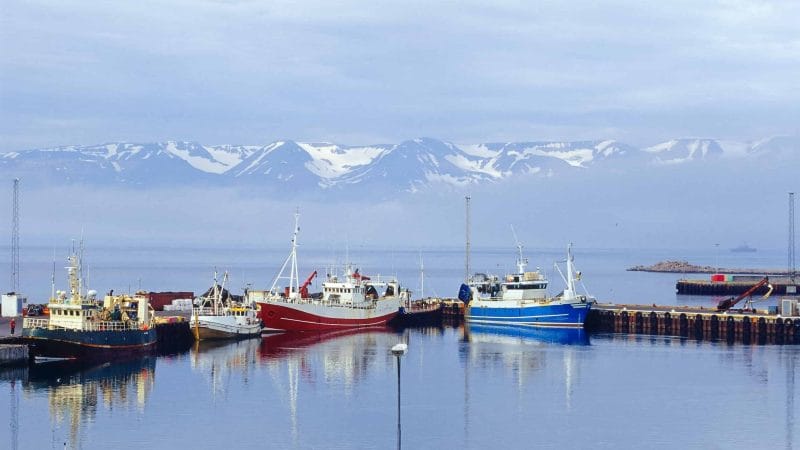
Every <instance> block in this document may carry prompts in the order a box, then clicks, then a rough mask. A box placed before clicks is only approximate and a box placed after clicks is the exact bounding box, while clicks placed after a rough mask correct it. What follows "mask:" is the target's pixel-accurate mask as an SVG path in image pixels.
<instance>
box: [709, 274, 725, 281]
mask: <svg viewBox="0 0 800 450" xmlns="http://www.w3.org/2000/svg"><path fill="white" fill-rule="evenodd" d="M711 281H712V282H717V281H722V282H724V281H725V275H724V274H721V273H715V274H713V275H711Z"/></svg>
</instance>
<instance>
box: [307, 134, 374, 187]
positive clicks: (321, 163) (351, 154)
mask: <svg viewBox="0 0 800 450" xmlns="http://www.w3.org/2000/svg"><path fill="white" fill-rule="evenodd" d="M297 145H298V146H300V148H302V149H303V150H305V151H306V153H308V154H309V156H311V158H312V159H313V161H311V162H310V163H309V166H308V168H309V170H311V171H312V172H313V173H314V174H316V175H317V176H319V177H321V178H325V179H329V180H330V179H334V178H339V177H341V176H342V175H345V174H347V173H349V172H350V171H352V170H353V169H354V168H356V167H358V166H364V165H367V164H370V163H371V162H372V161H374V160H375V159H376V158H378V157H379V156H381V155H382V154H383V153H384V152H385V151H386V149H385V148H381V147H340V146H338V145H336V144H330V143H323V144H312V143H305V142H298V143H297Z"/></svg>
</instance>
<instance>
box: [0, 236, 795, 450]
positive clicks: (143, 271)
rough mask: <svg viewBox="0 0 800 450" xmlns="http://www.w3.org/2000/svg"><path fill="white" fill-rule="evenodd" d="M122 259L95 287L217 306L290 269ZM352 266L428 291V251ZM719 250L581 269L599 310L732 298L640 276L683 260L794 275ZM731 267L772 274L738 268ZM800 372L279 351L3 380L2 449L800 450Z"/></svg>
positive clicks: (678, 357) (787, 354) (639, 347)
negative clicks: (214, 291)
mask: <svg viewBox="0 0 800 450" xmlns="http://www.w3.org/2000/svg"><path fill="white" fill-rule="evenodd" d="M122 251H123V250H121V249H116V250H114V249H111V248H104V249H100V250H95V249H92V250H91V251H87V261H88V262H89V263H90V264H91V265H90V286H92V287H93V288H95V289H98V290H107V289H115V290H117V291H120V290H126V289H127V288H128V283H130V284H131V286H132V289H136V288H137V287H138V284H139V278H141V284H142V288H145V289H150V290H176V291H177V290H194V291H195V292H200V291H202V290H205V289H206V288H207V287H208V285H210V276H209V275H210V273H211V272H212V271H213V267H214V266H216V267H217V268H218V269H219V270H226V269H227V270H229V271H230V272H231V274H232V278H233V279H234V280H235V279H236V278H237V273H240V274H241V279H242V281H244V280H248V281H246V282H247V283H254V284H253V285H255V283H257V282H258V283H261V284H260V285H259V286H263V285H265V284H268V283H270V284H271V279H270V278H271V276H272V274H274V273H275V272H276V271H277V269H278V267H277V265H278V264H277V263H278V262H281V261H282V258H283V257H285V254H284V253H283V252H278V251H275V252H274V253H273V252H256V251H249V252H241V251H233V250H226V251H222V250H213V249H206V250H197V249H196V250H191V251H190V250H170V251H168V252H163V253H159V251H158V250H155V249H154V250H139V251H138V253H137V252H136V251H131V252H130V253H128V254H126V258H125V259H124V260H123V259H120V258H118V256H119V254H121V253H120V252H122ZM41 253H42V255H41V256H42V257H41V258H39V259H40V260H41V265H42V267H41V268H38V269H37V268H35V267H37V266H36V265H35V264H36V261H35V258H34V259H33V260H31V261H29V262H28V263H27V265H26V266H23V267H25V269H27V271H26V272H24V275H26V276H27V277H30V279H28V280H26V282H25V283H24V286H34V284H33V283H32V281H33V280H32V279H33V278H34V275H35V276H36V277H39V278H38V279H39V280H40V283H39V284H37V285H35V289H40V288H41V291H42V292H39V291H36V290H34V289H28V295H29V298H31V301H37V300H36V298H42V299H44V298H46V296H47V295H48V294H49V281H50V271H51V270H52V269H48V266H49V267H50V268H51V267H52V262H48V259H50V260H52V256H51V255H52V250H50V251H49V252H47V251H44V250H42V251H41ZM45 253H50V256H49V258H48V257H47V256H48V255H46V254H45ZM350 253H351V255H350V256H351V258H350V259H351V260H353V261H358V262H359V263H360V264H361V267H363V268H364V269H363V271H364V273H366V274H370V275H371V274H373V273H376V272H377V271H381V272H383V273H385V274H394V273H396V274H397V275H398V277H399V278H400V279H401V281H403V282H404V283H405V284H406V285H408V286H409V287H411V288H412V289H413V290H416V289H418V285H419V281H418V280H419V252H418V251H416V250H415V251H406V252H402V251H397V250H394V251H378V250H370V251H366V250H364V251H362V252H361V253H360V254H359V253H357V252H353V251H352V249H351V252H350ZM706 253H707V254H703V252H696V253H695V254H689V255H687V254H686V252H682V253H681V254H678V255H675V256H673V255H671V254H670V253H669V252H668V251H629V250H584V251H581V250H580V248H577V249H576V250H575V259H576V265H577V266H578V268H579V269H581V270H582V272H583V280H584V282H585V283H586V287H587V288H589V291H590V293H592V294H593V295H595V296H597V297H598V298H599V299H600V300H601V301H611V300H613V301H616V302H619V303H622V302H628V303H659V304H677V303H683V304H686V303H687V302H693V303H690V304H705V302H708V304H713V303H714V300H713V299H706V298H691V299H687V298H679V297H677V296H676V295H675V293H674V281H675V280H676V279H677V278H678V277H680V275H674V274H645V273H636V272H626V271H625V270H624V269H625V268H626V267H628V266H632V265H635V264H643V263H651V262H655V261H658V260H662V259H674V258H680V257H683V258H686V259H690V261H691V262H693V263H697V264H713V263H714V259H715V257H717V258H719V259H720V264H719V265H725V266H734V265H736V266H745V267H758V265H759V263H760V266H762V267H775V266H779V265H780V262H781V261H783V258H782V257H781V256H780V254H779V252H775V254H774V255H773V256H774V262H777V263H774V262H773V260H772V259H769V258H767V257H766V256H765V254H764V253H762V252H759V256H755V255H750V254H748V255H714V253H713V251H709V252H706ZM115 254H116V255H117V257H115V256H114V255H115ZM723 256H724V258H726V259H727V258H731V259H733V258H764V261H760V262H759V261H754V260H751V259H747V260H742V261H741V262H740V263H739V262H738V261H725V263H724V264H723V263H722V260H723ZM93 257H94V258H93ZM529 257H530V258H531V266H532V267H533V266H536V265H540V266H541V267H542V269H543V270H544V271H545V272H546V273H548V275H549V277H550V279H551V285H552V288H553V289H554V290H557V289H559V288H560V280H559V279H557V276H556V275H555V274H552V270H551V269H550V267H552V261H553V260H554V259H558V258H560V257H562V253H561V252H560V250H557V249H551V250H546V251H540V252H537V253H533V252H531V254H530V255H529ZM423 258H424V263H425V264H424V265H425V274H426V277H425V292H426V295H434V294H438V295H449V296H453V295H454V294H455V291H456V290H457V286H458V284H459V283H460V281H461V278H462V277H463V273H464V270H463V258H462V253H460V252H459V251H457V250H454V249H453V250H440V251H430V252H424V253H423ZM328 259H330V258H329V255H328V254H326V252H322V251H319V252H311V253H310V254H309V255H308V256H307V260H308V261H309V264H310V265H311V267H308V266H306V265H305V262H304V260H303V259H302V256H301V261H300V264H301V270H306V271H308V272H310V271H311V270H314V269H316V268H318V267H322V268H324V267H325V265H326V264H327V262H326V260H328ZM513 259H514V252H513V249H510V250H509V251H506V250H482V251H481V250H479V251H478V252H476V253H475V255H474V257H473V267H475V269H476V270H479V271H494V270H491V269H492V268H494V269H498V267H497V266H496V264H497V263H498V262H499V263H501V264H505V266H500V267H499V270H497V272H502V271H503V269H504V268H511V267H512V264H513V262H514V261H513ZM539 260H541V262H539ZM312 261H313V262H312ZM548 261H550V262H548ZM114 262H116V263H115V264H114ZM317 264H318V265H317ZM490 264H494V266H490ZM306 267H308V268H307V269H305V268H306ZM372 268H374V270H372ZM58 276H59V274H58V273H57V274H56V284H57V286H59V277H58ZM62 278H63V277H62ZM23 279H25V278H23ZM250 280H252V281H250ZM243 284H244V283H243ZM40 285H41V286H40ZM62 285H63V283H62ZM236 287H237V285H236V284H232V289H233V290H234V292H236ZM40 296H44V297H40ZM42 301H43V300H42ZM398 342H405V343H407V344H408V353H407V354H406V355H404V356H400V357H396V356H394V355H392V353H391V352H390V349H391V347H392V346H393V345H395V344H397V343H398ZM398 358H399V359H398ZM398 362H399V363H400V364H401V370H400V373H399V378H400V380H399V381H400V386H401V391H400V398H399V400H400V412H401V417H400V425H401V427H398V417H397V404H398V390H397V386H398V370H397V364H398ZM798 367H800V348H797V347H794V346H769V345H767V346H757V345H728V344H726V343H717V342H696V341H693V340H688V339H677V338H665V337H648V336H626V335H609V334H593V335H588V334H586V333H585V332H583V331H581V330H566V331H555V330H518V329H503V328H500V329H498V328H493V327H467V326H463V325H458V326H443V327H431V328H418V329H407V330H388V329H387V330H384V329H381V330H369V331H360V332H355V331H354V332H342V333H337V334H333V335H318V334H304V335H271V336H267V337H265V338H263V339H252V340H246V341H240V342H233V343H227V344H213V345H205V344H204V345H199V346H196V347H195V348H193V349H191V350H189V351H187V352H183V353H179V354H172V355H161V356H154V357H149V358H143V359H136V360H131V361H124V362H115V363H107V364H99V365H91V366H81V365H77V364H75V363H69V364H61V363H48V364H45V365H37V366H35V367H33V368H14V369H8V370H3V371H0V426H2V427H3V428H2V429H0V448H9V449H28V448H33V449H48V448H52V449H62V448H64V447H65V446H66V448H71V449H103V448H120V449H127V448H131V449H134V448H135V449H139V448H152V449H160V448H176V447H181V448H196V449H219V448H244V449H249V448H254V449H255V448H341V449H358V448H397V446H398V443H399V442H401V446H402V447H405V448H415V449H416V448H466V449H482V448H532V447H538V448H632V447H640V446H643V445H646V446H648V447H653V448H781V449H792V448H798V447H800V444H798V435H800V430H798V425H797V422H796V420H797V417H798V415H799V414H800V413H798V409H800V407H799V406H798V405H800V398H798V397H800V395H799V394H798V389H797V388H796V387H795V380H796V378H797V376H796V372H797V369H798ZM398 429H399V430H401V431H400V435H398ZM400 439H401V440H400Z"/></svg>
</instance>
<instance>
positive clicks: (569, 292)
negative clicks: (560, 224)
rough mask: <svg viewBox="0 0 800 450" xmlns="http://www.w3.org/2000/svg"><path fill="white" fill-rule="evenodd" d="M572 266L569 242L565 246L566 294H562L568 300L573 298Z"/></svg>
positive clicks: (573, 277) (573, 278) (573, 270)
mask: <svg viewBox="0 0 800 450" xmlns="http://www.w3.org/2000/svg"><path fill="white" fill-rule="evenodd" d="M572 264H573V259H572V242H570V243H569V245H568V246H567V292H565V293H564V297H565V298H568V299H571V298H574V297H575V274H574V272H575V268H574V267H573V265H572Z"/></svg>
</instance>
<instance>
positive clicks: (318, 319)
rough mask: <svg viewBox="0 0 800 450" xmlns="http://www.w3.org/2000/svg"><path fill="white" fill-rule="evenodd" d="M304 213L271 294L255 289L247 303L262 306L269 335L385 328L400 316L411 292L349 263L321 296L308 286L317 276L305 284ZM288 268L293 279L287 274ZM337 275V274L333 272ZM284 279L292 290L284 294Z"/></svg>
mask: <svg viewBox="0 0 800 450" xmlns="http://www.w3.org/2000/svg"><path fill="white" fill-rule="evenodd" d="M299 217H300V215H299V213H295V228H294V234H293V237H292V249H291V252H290V253H289V256H288V257H287V259H286V261H285V262H284V264H283V267H282V268H281V270H280V272H279V273H278V275H277V276H276V277H275V280H274V282H273V283H272V287H271V288H270V289H269V290H268V291H256V290H251V291H248V292H247V296H248V299H249V300H250V301H253V302H255V303H256V304H257V305H258V309H259V317H260V318H261V321H262V323H263V325H264V329H265V330H267V331H328V330H337V329H344V328H352V327H372V326H384V325H386V323H387V322H388V321H389V320H391V319H392V318H393V317H394V316H395V315H397V313H398V311H399V309H400V304H401V301H405V299H406V298H407V296H408V292H407V291H404V290H402V289H401V288H400V284H399V282H398V281H397V280H396V279H394V278H389V279H383V278H381V277H368V276H365V275H363V274H361V273H360V272H359V269H358V268H354V266H353V265H352V264H345V266H344V269H343V271H342V273H341V275H338V274H334V273H329V274H328V276H327V277H326V280H325V281H324V282H323V283H322V293H321V295H310V294H309V293H308V286H309V284H310V283H311V281H312V279H313V278H314V276H316V271H315V272H313V273H312V274H311V276H309V277H308V278H307V279H306V281H305V282H304V283H303V284H300V280H299V277H298V265H297V237H298V233H299V230H300V227H299ZM287 269H288V273H289V274H288V275H284V273H285V272H286V270H287ZM331 272H333V271H331ZM282 280H286V281H288V286H285V287H284V288H283V290H281V289H280V283H281V281H282Z"/></svg>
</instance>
